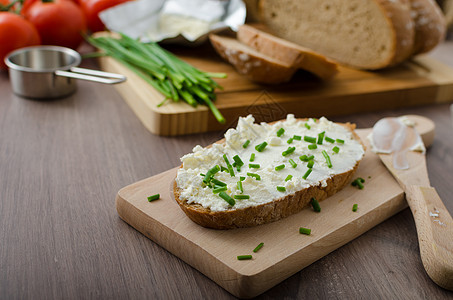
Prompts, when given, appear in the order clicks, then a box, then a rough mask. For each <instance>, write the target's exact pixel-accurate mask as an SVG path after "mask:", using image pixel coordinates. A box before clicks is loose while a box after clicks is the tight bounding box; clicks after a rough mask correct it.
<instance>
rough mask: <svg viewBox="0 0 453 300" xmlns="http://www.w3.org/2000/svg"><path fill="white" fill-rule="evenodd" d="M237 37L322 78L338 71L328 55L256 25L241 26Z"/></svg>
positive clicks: (257, 48) (265, 53) (282, 60)
mask: <svg viewBox="0 0 453 300" xmlns="http://www.w3.org/2000/svg"><path fill="white" fill-rule="evenodd" d="M237 39H238V40H239V41H240V42H242V43H244V44H246V45H248V46H250V47H252V48H253V49H255V50H257V51H258V52H260V53H262V54H264V55H267V56H270V57H272V58H274V59H277V60H279V61H281V62H284V63H285V64H288V65H290V66H294V67H296V68H300V69H303V70H307V71H309V72H311V73H313V74H315V75H316V76H318V77H320V78H322V79H330V78H332V77H333V76H334V75H335V74H337V73H338V66H337V64H336V63H334V62H333V61H330V60H328V59H327V58H326V57H324V56H322V55H320V54H318V53H315V52H314V51H312V50H310V49H308V48H304V47H302V46H299V45H297V44H294V43H291V42H289V41H286V40H284V39H281V38H278V37H276V36H274V35H272V34H269V33H266V32H265V31H263V30H260V29H258V28H256V27H253V26H250V25H242V26H240V27H239V29H238V32H237Z"/></svg>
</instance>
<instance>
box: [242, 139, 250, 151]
mask: <svg viewBox="0 0 453 300" xmlns="http://www.w3.org/2000/svg"><path fill="white" fill-rule="evenodd" d="M249 144H250V140H246V141H245V143H244V145H242V148H244V149H245V148H247V147H248V146H249Z"/></svg>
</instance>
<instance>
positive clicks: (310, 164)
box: [307, 160, 315, 169]
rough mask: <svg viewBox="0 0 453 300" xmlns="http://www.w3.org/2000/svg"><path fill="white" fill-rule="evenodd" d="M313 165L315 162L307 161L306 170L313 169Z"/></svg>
mask: <svg viewBox="0 0 453 300" xmlns="http://www.w3.org/2000/svg"><path fill="white" fill-rule="evenodd" d="M314 164H315V161H314V160H309V161H308V164H307V168H310V169H311V168H313V165H314Z"/></svg>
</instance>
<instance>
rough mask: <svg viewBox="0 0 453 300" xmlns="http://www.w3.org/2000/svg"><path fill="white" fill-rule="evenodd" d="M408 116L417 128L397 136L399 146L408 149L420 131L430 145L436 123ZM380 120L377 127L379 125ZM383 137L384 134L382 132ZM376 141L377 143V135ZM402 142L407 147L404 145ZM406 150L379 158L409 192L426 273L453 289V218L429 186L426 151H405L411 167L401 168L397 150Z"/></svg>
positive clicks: (411, 128)
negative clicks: (397, 163)
mask: <svg viewBox="0 0 453 300" xmlns="http://www.w3.org/2000/svg"><path fill="white" fill-rule="evenodd" d="M406 117H407V118H408V119H409V120H411V121H413V122H415V124H416V125H415V129H414V128H413V127H407V130H409V134H400V135H399V136H398V137H397V139H396V140H397V142H396V143H397V144H398V145H400V146H398V147H400V148H405V147H406V148H407V147H408V145H410V144H411V142H412V141H411V139H415V138H416V137H417V136H418V134H420V135H421V137H422V140H423V142H424V143H425V146H429V145H430V144H431V143H432V142H433V139H434V123H433V122H432V121H431V120H429V119H427V118H424V117H420V116H406ZM392 119H395V118H392ZM387 121H390V122H393V121H394V120H387ZM378 123H379V122H378ZM378 123H376V125H375V127H379V126H378ZM393 124H394V123H393ZM381 125H382V123H381ZM387 125H389V124H387ZM375 129H376V128H373V136H374V133H378V130H375ZM381 129H382V127H381ZM405 130H406V129H405ZM417 132H418V133H417ZM400 133H401V131H400ZM381 136H383V135H382V131H381ZM386 138H388V136H387V137H386ZM404 138H406V140H405V141H402V140H401V139H404ZM373 142H375V141H374V137H373ZM377 142H379V141H377ZM402 144H404V145H405V146H404V145H403V146H401V145H402ZM398 147H396V148H398ZM403 150H404V149H403ZM403 150H401V149H399V150H397V151H393V153H390V154H379V157H380V158H381V160H382V162H383V163H384V164H385V166H386V167H387V169H388V170H389V171H390V172H391V173H392V175H393V176H394V177H395V178H396V180H397V181H398V183H399V184H400V186H401V187H402V188H403V190H404V191H405V193H406V200H407V202H408V204H409V207H410V209H411V211H412V214H413V216H414V220H415V225H416V228H417V235H418V242H419V247H420V256H421V259H422V262H423V266H424V267H425V270H426V272H427V273H428V275H429V277H431V279H432V280H433V281H434V282H435V283H437V284H438V285H439V286H441V287H443V288H445V289H449V290H453V220H452V218H451V216H450V214H449V212H448V210H447V209H446V208H445V205H444V204H443V203H442V200H441V199H440V197H439V195H438V194H437V192H436V190H435V189H434V188H433V187H431V186H430V183H429V178H428V172H427V169H426V160H425V154H424V153H422V152H415V151H406V153H404V155H405V156H406V159H407V162H408V164H409V168H407V169H401V168H400V166H398V165H395V161H394V156H395V155H401V153H399V154H396V153H395V152H399V151H403Z"/></svg>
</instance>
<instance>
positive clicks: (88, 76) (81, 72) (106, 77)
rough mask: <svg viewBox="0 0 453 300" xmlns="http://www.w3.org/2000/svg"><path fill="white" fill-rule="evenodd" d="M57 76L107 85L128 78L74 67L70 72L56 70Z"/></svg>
mask: <svg viewBox="0 0 453 300" xmlns="http://www.w3.org/2000/svg"><path fill="white" fill-rule="evenodd" d="M54 74H55V75H57V76H63V77H69V78H75V79H82V80H88V81H94V82H100V83H105V84H116V83H121V82H124V81H125V80H126V76H124V75H121V74H115V73H109V72H103V71H97V70H91V69H85V68H78V67H72V68H71V69H70V71H63V70H56V71H55V72H54Z"/></svg>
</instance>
